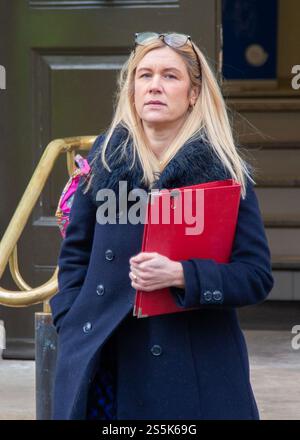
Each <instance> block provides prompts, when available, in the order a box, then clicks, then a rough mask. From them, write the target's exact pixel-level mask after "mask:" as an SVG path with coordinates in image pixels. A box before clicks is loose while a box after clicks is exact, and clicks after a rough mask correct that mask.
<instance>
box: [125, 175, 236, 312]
mask: <svg viewBox="0 0 300 440" xmlns="http://www.w3.org/2000/svg"><path fill="white" fill-rule="evenodd" d="M240 194H241V185H240V184H239V183H238V182H236V181H235V180H233V179H226V180H218V181H213V182H207V183H201V184H197V185H192V186H185V187H180V188H176V189H171V190H170V189H163V190H161V191H158V190H157V191H156V192H155V191H152V192H151V193H149V195H148V202H147V210H146V218H145V225H144V233H143V242H142V251H143V252H158V253H160V254H162V255H165V256H167V257H169V258H170V259H171V260H174V261H179V260H188V259H190V258H205V259H206V258H209V259H212V260H214V261H216V262H219V263H227V262H229V259H230V255H231V251H232V245H233V240H234V235H235V230H236V224H237V217H238V210H239V203H240ZM199 307H200V306H197V307H192V308H183V307H179V306H178V305H177V304H176V303H175V300H174V298H173V295H172V294H171V292H170V290H169V288H164V289H160V290H155V291H151V292H146V291H142V290H137V291H136V296H135V304H134V310H133V315H134V316H137V317H138V318H143V317H147V316H154V315H161V314H166V313H175V312H183V311H187V310H192V309H195V308H199Z"/></svg>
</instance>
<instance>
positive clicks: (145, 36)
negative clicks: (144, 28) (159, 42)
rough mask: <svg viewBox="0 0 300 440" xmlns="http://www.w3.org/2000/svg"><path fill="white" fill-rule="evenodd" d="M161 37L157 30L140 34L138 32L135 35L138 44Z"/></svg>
mask: <svg viewBox="0 0 300 440" xmlns="http://www.w3.org/2000/svg"><path fill="white" fill-rule="evenodd" d="M158 37H159V34H157V33H156V32H141V33H139V34H136V36H135V42H136V43H137V44H141V45H143V44H147V43H150V42H151V41H153V40H156V39H157V38H158Z"/></svg>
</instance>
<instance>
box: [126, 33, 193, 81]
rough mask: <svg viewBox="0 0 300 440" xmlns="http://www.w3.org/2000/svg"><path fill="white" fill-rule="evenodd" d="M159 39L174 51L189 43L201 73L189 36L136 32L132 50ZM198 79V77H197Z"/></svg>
mask: <svg viewBox="0 0 300 440" xmlns="http://www.w3.org/2000/svg"><path fill="white" fill-rule="evenodd" d="M157 39H160V40H162V41H163V42H164V43H165V44H166V45H167V46H170V47H173V48H174V49H177V48H179V47H182V46H185V45H186V44H187V42H188V41H189V42H190V44H191V46H192V49H193V51H194V53H195V55H196V58H197V63H198V67H199V72H201V67H200V66H201V64H200V60H199V56H198V54H197V52H196V49H195V47H194V44H193V42H192V38H191V37H190V35H185V34H177V33H165V34H159V33H157V32H138V33H136V34H135V39H134V42H135V46H134V50H135V48H136V46H137V45H139V46H147V44H151V43H153V41H155V40H157ZM199 77H200V75H199Z"/></svg>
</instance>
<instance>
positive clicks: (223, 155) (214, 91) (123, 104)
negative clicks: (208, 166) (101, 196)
mask: <svg viewBox="0 0 300 440" xmlns="http://www.w3.org/2000/svg"><path fill="white" fill-rule="evenodd" d="M193 44H194V49H195V51H196V53H197V55H198V58H199V61H198V60H197V57H196V54H195V52H194V50H193V48H192V46H191V45H190V44H189V43H187V44H186V45H184V46H182V47H180V48H176V49H175V48H173V47H172V49H173V50H174V51H175V52H177V53H178V54H179V55H180V56H181V57H182V58H183V60H184V62H185V64H186V67H187V70H188V74H189V77H190V80H191V87H195V86H196V87H198V90H199V95H198V97H197V100H196V102H195V105H194V107H193V108H192V109H191V110H190V111H189V112H188V115H187V118H186V120H185V122H184V123H183V125H182V127H181V129H180V131H179V133H178V134H177V136H176V137H175V139H174V140H173V142H172V143H171V145H169V148H168V149H167V150H166V152H165V154H164V157H163V161H162V163H160V162H159V161H158V159H157V157H156V156H155V154H154V153H153V152H152V150H151V149H150V148H149V147H148V146H147V141H146V138H145V134H144V130H143V126H142V122H141V120H140V118H139V116H138V114H137V112H136V109H135V106H134V78H135V71H136V68H137V66H138V64H139V63H140V61H141V60H142V59H143V57H144V56H145V55H146V54H147V53H148V52H150V51H151V50H154V49H157V48H161V47H165V43H164V42H163V41H162V40H161V39H157V40H155V41H153V42H152V43H151V44H148V45H145V46H141V45H137V46H136V48H135V51H132V53H131V54H130V56H129V58H128V60H127V61H126V63H125V64H124V65H123V67H122V69H121V72H120V75H119V80H118V93H117V99H116V106H115V112H114V117H113V119H112V122H111V124H110V126H109V128H108V130H107V132H106V136H105V140H104V142H103V145H102V148H101V150H100V151H101V160H102V164H103V166H104V167H105V168H106V169H107V170H109V171H111V170H110V168H109V165H108V163H107V161H106V158H105V155H106V149H107V146H108V143H109V141H110V139H111V137H112V134H113V132H114V130H115V128H116V127H117V125H119V124H121V125H122V126H124V127H125V128H127V130H128V137H127V139H125V141H124V142H122V145H120V148H121V149H123V151H122V154H125V151H126V145H127V142H129V141H130V140H132V144H133V161H132V165H131V167H133V166H134V162H135V159H136V154H138V157H139V159H140V162H141V165H142V168H143V172H144V174H143V178H142V180H143V182H144V183H146V184H147V185H148V186H151V184H152V183H153V175H155V174H156V173H157V172H159V171H162V169H163V168H164V167H165V166H166V165H167V164H168V163H169V162H170V160H171V159H172V158H173V157H174V155H175V154H176V153H177V151H178V150H180V148H181V147H182V146H183V145H184V144H185V143H186V142H187V141H188V140H190V139H191V138H194V137H196V138H197V136H204V137H205V138H206V139H207V141H208V144H209V146H210V147H211V148H212V149H213V150H214V152H215V153H216V155H217V156H218V157H219V159H220V160H221V162H222V163H223V165H224V166H225V167H226V168H227V169H228V171H229V174H230V175H231V177H232V179H234V180H236V181H237V182H239V183H240V184H241V194H242V197H243V198H244V197H245V195H246V177H245V176H246V175H247V176H248V178H249V179H250V180H251V181H252V182H253V183H255V182H254V180H253V179H252V177H251V176H250V174H249V171H248V167H247V164H246V162H245V161H244V159H243V158H242V157H241V155H240V154H239V152H238V151H237V149H236V147H235V144H234V140H233V135H232V130H231V126H230V123H229V119H228V115H227V109H226V104H225V102H224V99H223V96H222V94H221V91H220V88H219V85H218V83H217V80H216V78H215V76H214V74H213V72H212V69H211V68H210V66H209V64H208V61H207V60H206V59H205V56H204V55H203V53H202V52H201V50H200V49H199V48H198V47H197V46H196V45H195V43H193ZM199 62H200V67H201V72H200V75H199ZM98 156H99V153H98V154H97V155H95V157H94V159H93V161H94V160H99V157H98ZM93 161H92V162H93ZM91 181H92V179H90V182H91ZM90 182H89V185H90ZM89 185H88V187H89ZM88 187H87V189H88ZM87 189H86V190H87Z"/></svg>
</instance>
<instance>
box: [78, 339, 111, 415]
mask: <svg viewBox="0 0 300 440" xmlns="http://www.w3.org/2000/svg"><path fill="white" fill-rule="evenodd" d="M114 348H115V345H114V340H113V338H111V340H109V341H107V342H106V343H105V346H104V348H103V350H102V353H101V361H100V364H99V366H98V369H97V371H96V374H95V376H94V378H93V381H92V383H91V386H90V389H89V394H88V404H87V417H86V418H87V420H114V419H116V386H117V383H116V377H117V365H116V355H115V349H114Z"/></svg>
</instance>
